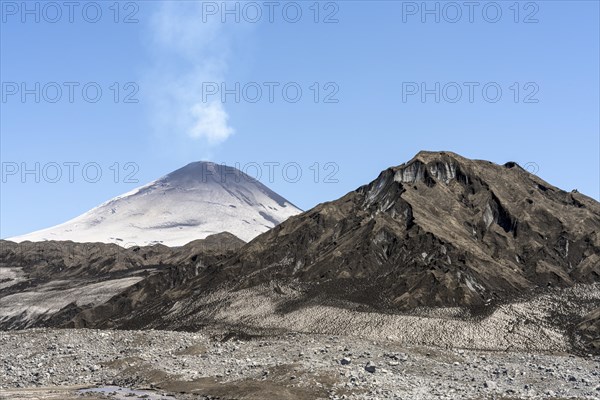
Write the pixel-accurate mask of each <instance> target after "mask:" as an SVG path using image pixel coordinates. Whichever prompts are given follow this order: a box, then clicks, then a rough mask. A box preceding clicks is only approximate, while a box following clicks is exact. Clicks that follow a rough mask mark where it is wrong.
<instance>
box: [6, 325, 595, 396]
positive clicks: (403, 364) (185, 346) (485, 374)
mask: <svg viewBox="0 0 600 400" xmlns="http://www.w3.org/2000/svg"><path fill="white" fill-rule="evenodd" d="M113 386H114V387H113ZM94 387H98V388H101V390H104V391H103V392H87V393H84V392H82V391H81V389H84V388H94ZM128 388H135V389H141V390H142V391H140V392H130V391H128V390H127V389H128ZM0 398H1V399H61V400H69V399H107V398H108V399H120V398H123V399H124V398H150V399H192V398H193V399H260V400H265V399H278V400H285V399H311V400H312V399H431V398H436V399H456V398H466V399H521V398H538V399H547V398H559V399H566V398H572V399H598V398H600V357H598V356H592V355H588V356H581V357H580V356H574V355H568V354H531V353H520V352H485V351H474V350H468V349H458V348H457V349H440V348H435V347H422V346H405V345H400V344H398V343H395V342H392V341H376V342H374V341H367V340H362V339H357V338H354V337H345V336H323V335H307V334H289V335H284V336H279V337H252V338H250V337H240V336H239V335H236V334H235V333H234V332H231V333H229V334H224V335H219V336H215V337H209V336H208V335H207V334H204V333H187V332H170V331H155V330H150V331H111V330H105V331H99V330H86V329H76V330H55V329H29V330H23V331H14V332H2V333H1V334H0Z"/></svg>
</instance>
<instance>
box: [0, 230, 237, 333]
mask: <svg viewBox="0 0 600 400" xmlns="http://www.w3.org/2000/svg"><path fill="white" fill-rule="evenodd" d="M243 244H244V242H243V241H242V240H240V239H238V238H237V237H236V236H234V235H232V234H230V233H228V232H223V233H220V234H216V235H211V236H208V237H207V238H205V239H199V240H195V241H192V242H190V243H188V244H186V245H185V246H181V247H172V248H169V247H167V246H163V245H153V246H142V247H139V246H135V247H130V248H123V247H120V246H118V245H115V244H106V243H75V242H68V241H64V242H61V241H45V242H22V243H14V242H10V241H6V240H2V241H0V299H2V298H7V297H8V298H11V297H9V296H14V295H19V294H23V293H31V294H32V295H33V294H39V293H40V292H43V293H44V294H46V295H48V294H55V295H56V296H59V297H60V296H61V292H63V291H66V290H73V289H77V288H80V289H81V290H82V292H85V290H86V288H89V287H90V285H100V289H102V288H101V285H105V286H106V289H105V292H106V293H107V295H109V296H110V297H112V296H113V295H115V296H116V295H118V293H120V292H121V291H123V290H126V287H121V286H119V287H116V288H115V287H111V285H112V284H114V283H115V282H117V281H119V280H124V279H128V278H138V280H140V282H146V281H147V282H146V283H145V284H148V283H149V282H154V281H155V280H156V281H158V282H161V283H162V282H163V278H162V277H163V276H167V275H170V274H172V275H173V276H174V277H176V283H177V284H184V283H185V282H186V281H187V279H189V278H191V277H193V276H196V275H197V274H198V271H199V270H200V269H202V268H204V267H205V266H206V265H210V264H215V263H218V262H219V261H222V260H223V259H225V258H227V257H230V256H231V255H232V254H233V252H234V251H235V250H237V249H239V248H240V247H241V246H242V245H243ZM134 280H135V279H134ZM170 283H172V284H175V283H173V282H170ZM65 293H66V292H65ZM161 294H162V293H160V292H159V293H155V295H161ZM35 299H36V297H32V300H31V302H34V301H35ZM69 300H70V302H69V304H68V305H66V306H65V307H63V308H61V309H60V310H57V311H56V312H53V313H46V314H40V315H35V316H34V317H33V318H32V317H31V316H30V315H27V313H25V312H24V313H22V314H20V315H17V316H14V317H12V318H7V317H6V316H5V315H4V314H3V311H6V310H3V309H2V308H3V307H1V306H0V328H2V329H10V328H12V329H14V328H24V327H34V326H60V325H62V324H64V323H66V322H68V321H69V320H70V319H71V318H73V317H74V316H75V315H77V314H79V313H81V312H85V310H86V309H88V308H92V307H96V306H99V305H101V304H102V302H100V303H94V304H91V305H86V306H78V305H77V304H76V302H77V300H78V299H77V298H73V299H69ZM0 303H1V300H0ZM27 305H34V304H24V307H25V306H27ZM123 311H124V310H121V312H123Z"/></svg>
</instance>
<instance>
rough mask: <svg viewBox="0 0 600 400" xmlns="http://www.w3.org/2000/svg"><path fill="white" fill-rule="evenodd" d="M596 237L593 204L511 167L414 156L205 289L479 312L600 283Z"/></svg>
mask: <svg viewBox="0 0 600 400" xmlns="http://www.w3.org/2000/svg"><path fill="white" fill-rule="evenodd" d="M599 235H600V204H599V203H598V202H597V201H595V200H593V199H591V198H589V197H586V196H584V195H582V194H580V193H576V192H571V193H567V192H564V191H562V190H560V189H558V188H555V187H553V186H551V185H550V184H548V183H546V182H544V181H543V180H541V179H540V178H538V177H537V176H534V175H532V174H530V173H528V172H527V171H525V170H524V169H522V168H521V167H519V166H518V165H516V164H515V163H507V164H505V165H504V166H501V165H496V164H493V163H490V162H487V161H472V160H468V159H465V158H463V157H460V156H458V155H456V154H453V153H448V152H442V153H435V152H421V153H419V154H418V155H417V156H416V157H415V158H413V159H412V160H411V161H409V162H408V163H405V164H402V165H400V166H398V167H394V168H389V169H387V170H385V171H383V172H382V173H381V174H380V175H379V177H378V178H377V179H376V180H374V181H373V182H371V183H370V184H368V185H365V186H362V187H360V188H358V189H357V190H356V191H354V192H351V193H348V194H347V195H346V196H344V197H342V198H341V199H339V200H336V201H333V202H329V203H324V204H321V205H318V206H317V207H315V208H313V209H312V210H309V211H308V212H306V213H304V214H301V215H298V216H295V217H292V218H290V219H288V220H287V221H286V222H284V223H282V224H281V225H279V226H277V227H275V228H274V229H272V230H271V231H269V232H266V233H265V234H263V235H261V236H259V237H258V238H256V239H255V240H253V241H252V242H250V243H249V244H248V245H246V246H245V247H244V248H243V249H242V250H241V251H240V252H239V253H238V255H237V256H236V257H234V258H233V259H230V260H228V261H227V262H225V263H224V264H223V265H219V266H216V267H215V268H213V269H212V270H211V272H212V273H211V274H210V275H207V276H206V277H205V278H204V280H205V282H206V283H205V284H206V285H207V286H211V285H214V284H216V283H220V282H223V281H231V280H232V279H233V277H234V276H235V277H237V279H238V280H239V282H238V283H237V285H236V288H238V289H239V288H244V287H251V286H255V285H258V284H260V283H264V282H267V281H269V280H277V281H283V282H292V281H295V282H301V283H306V284H308V285H309V286H310V287H311V290H312V289H314V290H317V291H323V290H327V293H328V296H330V297H333V298H338V299H340V300H349V301H352V302H358V303H366V304H367V305H369V306H370V307H373V308H375V309H379V310H410V309H411V308H414V307H416V306H468V307H478V306H483V305H485V304H488V303H490V302H493V301H503V300H508V299H511V298H512V297H513V296H515V295H520V294H523V293H525V292H527V291H529V290H532V289H536V288H544V287H547V286H553V287H554V286H556V287H570V286H572V285H573V284H574V283H593V282H598V281H600V236H599Z"/></svg>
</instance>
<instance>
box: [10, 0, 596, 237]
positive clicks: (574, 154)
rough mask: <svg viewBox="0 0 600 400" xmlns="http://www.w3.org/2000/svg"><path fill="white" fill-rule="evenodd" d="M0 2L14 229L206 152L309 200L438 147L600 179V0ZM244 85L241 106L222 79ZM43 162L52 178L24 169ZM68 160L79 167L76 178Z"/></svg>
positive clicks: (586, 180)
mask: <svg viewBox="0 0 600 400" xmlns="http://www.w3.org/2000/svg"><path fill="white" fill-rule="evenodd" d="M0 3H1V7H2V21H1V25H0V29H1V39H0V40H1V43H0V45H1V58H2V59H1V63H0V67H1V81H2V99H1V103H0V106H1V116H0V124H1V125H0V128H1V133H2V135H1V154H0V155H1V159H2V166H3V174H4V176H3V182H2V190H1V196H0V200H1V210H0V211H1V225H0V236H1V237H9V236H12V235H17V234H23V233H27V232H30V231H33V230H37V229H41V228H45V227H49V226H52V225H55V224H58V223H61V222H64V221H66V220H68V219H70V218H72V217H75V216H77V215H79V214H81V213H82V212H84V211H87V210H88V209H90V208H92V207H94V206H96V205H98V204H100V203H101V202H103V201H105V200H107V199H109V198H111V197H114V196H116V195H119V194H121V193H123V192H126V191H129V190H131V189H133V188H134V187H136V186H139V185H141V184H144V183H147V182H149V181H151V180H154V179H156V178H158V177H160V176H162V175H164V174H166V173H168V172H170V171H172V170H175V169H177V168H179V167H182V166H183V165H185V164H187V163H189V162H192V161H198V160H212V161H215V162H223V163H226V164H228V165H236V163H239V165H240V166H242V167H246V169H247V171H248V172H250V174H255V173H254V172H253V171H256V169H252V168H253V167H252V166H253V165H256V164H258V165H259V166H261V169H262V176H261V180H262V181H263V182H264V183H266V184H267V185H269V186H270V187H271V188H273V189H274V190H275V191H277V192H278V193H280V194H281V195H283V196H284V197H286V198H288V199H289V200H290V201H292V202H294V203H295V204H296V205H298V206H299V207H301V208H303V209H309V208H311V207H313V206H314V205H316V204H317V203H319V202H323V201H327V200H332V199H335V198H338V197H340V196H341V195H343V194H345V193H347V192H348V191H351V190H354V189H355V188H357V187H358V186H360V185H362V184H364V183H367V182H369V181H371V180H372V179H374V178H375V177H376V176H377V174H378V173H379V172H380V171H381V170H382V169H384V168H386V167H389V166H392V165H398V164H401V163H402V162H404V161H406V160H408V159H410V158H411V157H412V156H413V155H414V154H415V153H417V152H418V151H419V150H422V149H428V150H450V151H455V152H458V153H460V154H462V155H464V156H467V157H470V158H478V159H488V160H492V161H494V162H497V163H504V162H506V161H509V160H513V161H517V162H519V163H521V164H522V165H527V166H528V168H530V169H532V170H535V171H537V173H538V175H540V176H541V177H542V178H543V179H545V180H547V181H549V182H550V183H552V184H554V185H556V186H559V187H561V188H563V189H565V190H572V189H574V188H577V189H578V190H579V191H580V192H583V193H585V194H587V195H589V196H591V197H594V198H596V199H598V197H599V195H600V193H599V190H600V189H599V185H600V183H599V182H600V176H599V174H600V160H599V157H600V142H599V134H600V127H599V108H600V106H599V87H600V83H599V70H600V66H599V47H600V44H599V36H600V33H599V27H598V23H599V22H598V21H599V7H598V4H599V3H598V1H538V2H519V3H517V7H515V5H514V3H515V2H514V1H508V2H502V1H501V2H497V3H490V2H477V6H475V7H474V9H469V8H467V7H466V6H464V5H463V2H457V3H451V2H427V7H428V9H430V10H435V8H436V7H438V10H439V12H438V13H437V15H436V14H435V11H434V13H433V14H428V13H426V12H425V13H423V11H424V10H423V9H422V2H421V1H419V2H393V1H341V2H320V3H317V6H316V7H315V5H314V4H315V3H314V2H313V1H308V2H298V3H290V2H275V3H276V4H275V5H273V6H272V7H271V6H268V5H266V3H264V2H262V1H259V2H256V3H247V2H239V3H237V2H228V3H227V4H228V7H229V9H235V7H238V9H239V22H236V15H235V14H228V13H227V12H226V10H223V9H222V2H221V1H219V2H204V3H203V2H194V1H170V2H160V1H140V2H120V3H118V4H117V6H118V7H115V2H114V1H98V2H96V3H91V4H90V2H76V4H77V5H76V6H74V8H73V9H69V8H67V7H66V6H64V5H62V4H63V2H62V1H60V2H58V3H54V4H59V8H58V9H57V8H56V7H54V8H53V7H52V6H46V3H47V2H43V3H41V2H35V1H28V2H27V3H26V4H27V7H28V10H33V11H32V13H28V12H27V10H23V9H22V7H23V4H24V3H22V2H21V1H18V2H9V1H4V0H3V1H1V2H0ZM296 4H298V5H299V8H300V10H301V12H302V15H301V16H300V17H299V21H298V22H295V23H293V22H292V21H294V20H295V19H297V17H296V15H297V7H296ZM457 4H458V5H459V6H460V10H459V9H457V8H456V7H455V5H457ZM36 7H38V9H37V10H36ZM270 7H271V8H270ZM98 9H99V10H100V11H101V13H102V14H101V16H99V17H96V15H97V14H96V13H97V12H98ZM117 9H118V11H119V12H118V15H117V13H116V10H117ZM317 9H318V11H319V12H318V15H317V14H316V10H317ZM498 10H500V12H501V15H500V16H497V12H498ZM517 10H518V14H517V12H516V11H517ZM425 11H426V10H425ZM257 12H260V13H261V15H260V16H258V14H257ZM459 13H460V14H459ZM436 17H437V18H439V22H436V21H435V19H436ZM36 18H39V22H36V21H35V19H36ZM70 18H72V20H73V21H72V22H70ZM315 18H316V19H317V21H318V22H315ZM95 19H98V21H97V22H95V23H93V22H92V21H94V20H95ZM115 19H116V20H117V21H118V22H115ZM223 19H225V22H223ZM271 19H272V22H271ZM422 19H424V20H425V22H423V21H422ZM23 20H24V22H23ZM125 20H127V21H129V22H132V23H124V21H125ZM135 20H137V22H135ZM336 20H337V22H336ZM471 20H472V22H471ZM496 20H497V21H496ZM515 20H516V21H518V22H515ZM53 21H55V22H53ZM325 21H327V22H329V23H325ZM494 21H496V22H494ZM536 21H537V22H536ZM36 82H39V84H40V86H39V90H37V89H36ZM53 82H54V83H53ZM69 82H73V83H69ZM115 82H117V86H113V84H114V83H115ZM236 82H239V84H240V90H239V92H238V93H239V96H240V101H239V102H236V101H235V93H229V94H227V95H226V97H225V101H224V102H223V101H222V99H221V97H220V96H219V94H218V93H217V94H211V93H213V92H215V91H217V90H218V91H221V88H220V87H219V86H220V85H221V83H224V84H225V86H226V87H225V89H229V90H233V92H235V83H236ZM252 82H255V83H252ZM269 82H274V83H269ZM314 82H318V85H317V86H318V87H319V91H318V93H316V87H317V86H313V84H314ZM436 82H439V90H438V91H437V95H439V102H436V98H435V97H436V93H435V92H436ZM515 82H517V85H516V86H514V84H515ZM422 83H424V84H425V87H424V89H426V90H429V91H430V93H429V94H426V95H425V98H424V100H425V101H424V102H423V99H422V98H421V90H422V87H421V84H422ZM86 84H87V92H86V95H87V100H86V98H84V93H82V92H83V90H82V89H83V87H84V86H85V85H86ZM277 84H278V86H277ZM286 84H287V92H286V93H283V87H284V86H285V85H286ZM23 85H24V86H23ZM57 87H60V88H61V90H62V96H61V97H60V98H58V100H56V99H57V93H58V92H57ZM69 87H71V88H72V89H73V99H72V100H73V101H72V102H71V101H70V99H69V94H70V93H69ZM97 87H99V88H100V89H101V90H102V96H100V97H99V99H98V101H97V102H95V103H94V102H92V100H94V98H95V97H96V93H95V90H96V88H97ZM117 87H119V90H118V93H117V90H116V88H117ZM257 87H259V88H261V91H262V97H261V98H259V99H258V101H256V102H252V101H254V100H255V99H256V94H257ZM269 87H271V88H273V99H272V101H270V99H269ZM298 87H299V88H300V89H302V96H301V98H300V99H299V101H297V102H295V103H293V102H292V100H293V97H294V96H295V90H296V89H297V88H298ZM469 87H471V88H472V89H473V92H472V94H473V98H472V101H471V99H470V98H469V94H470V93H469ZM483 87H486V92H485V93H483ZM244 88H245V89H244ZM457 88H460V90H461V91H462V96H461V97H457V96H458V95H457V93H458V92H457ZM497 88H500V89H501V90H502V97H501V98H500V99H499V100H498V101H496V102H494V101H495V100H496V99H495V97H496V93H495V91H496V90H497ZM517 88H518V93H517ZM22 89H26V90H29V92H26V94H25V97H24V99H23V98H22V95H23V93H22ZM417 91H418V92H417ZM334 92H336V93H335V94H334ZM415 92H416V93H415ZM27 93H28V94H27ZM284 94H287V96H288V97H287V100H286V97H284ZM36 95H39V96H40V99H39V100H40V101H39V103H36V99H35V96H36ZM315 95H317V102H316V103H315V101H314V100H315V98H314V97H315ZM115 96H117V98H116V100H117V102H116V103H115ZM486 96H487V97H486ZM126 99H127V100H138V102H137V103H131V102H125V100H126ZM326 99H327V100H337V102H326V101H325V100H326ZM23 100H24V101H23ZM55 100H56V102H55V103H53V102H52V101H55ZM515 100H516V102H515ZM536 100H537V102H535V101H536ZM271 162H275V163H279V166H275V167H274V172H275V174H274V176H273V179H272V182H269V176H268V173H269V167H268V165H267V164H265V163H271ZM35 163H39V165H40V171H39V182H36V174H35V173H31V174H26V175H25V176H21V172H22V171H21V169H22V167H23V166H25V167H27V168H29V169H35ZM65 163H67V164H65ZM68 163H79V164H78V165H77V164H70V165H72V167H71V168H73V170H72V171H73V176H72V179H71V180H72V182H70V179H69V164H68ZM93 163H96V164H93ZM115 163H118V166H117V165H115ZM128 163H134V164H128ZM253 163H256V164H253ZM293 163H296V164H293ZM315 163H319V164H318V169H319V170H320V174H319V176H318V179H317V180H318V182H317V183H315V182H314V180H315V169H316V166H315ZM327 163H333V164H327ZM286 164H287V165H288V169H287V172H288V179H284V177H283V174H282V167H283V166H284V165H286ZM84 165H87V169H86V171H87V175H86V176H85V178H84V177H83V174H82V169H83V166H84ZM57 166H58V167H60V172H61V173H62V175H61V176H60V177H57V176H56V172H57V170H58V169H57ZM298 166H299V167H300V168H301V169H302V177H301V178H300V179H299V180H297V179H294V178H295V175H296V171H295V169H296V168H297V167H298ZM98 167H99V168H100V170H101V171H102V176H101V177H100V178H98V179H96V178H95V174H96V169H98ZM117 167H118V168H117ZM311 167H312V168H311ZM15 168H18V170H16V171H15ZM116 169H118V170H119V171H120V174H119V175H118V176H117V177H115V170H116ZM128 173H133V177H130V179H126V178H127V174H128ZM330 173H334V175H333V177H331V176H330V179H329V181H328V180H327V176H328V175H329V174H330ZM115 178H116V179H115ZM96 180H97V182H94V181H96ZM115 180H116V181H117V182H115ZM135 180H137V181H138V183H135ZM295 180H297V182H295ZM336 180H337V182H335V181H336ZM54 181H56V182H54ZM331 181H333V182H331Z"/></svg>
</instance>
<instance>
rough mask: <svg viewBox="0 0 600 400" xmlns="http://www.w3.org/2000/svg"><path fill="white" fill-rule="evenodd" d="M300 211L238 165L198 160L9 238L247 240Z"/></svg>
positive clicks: (150, 241) (170, 242) (171, 243)
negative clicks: (218, 236)
mask: <svg viewBox="0 0 600 400" xmlns="http://www.w3.org/2000/svg"><path fill="white" fill-rule="evenodd" d="M300 212H302V210H300V209H299V208H297V207H296V206H294V205H293V204H292V203H290V202H289V201H287V200H286V199H284V198H283V197H281V196H279V195H278V194H277V193H275V192H273V191H272V190H270V189H269V188H267V187H266V186H265V185H263V184H262V183H260V182H258V181H257V180H255V179H253V178H251V177H249V176H248V175H246V174H244V173H243V172H241V171H240V170H238V169H236V168H233V167H228V166H224V165H219V164H215V163H211V162H194V163H191V164H188V165H186V166H185V167H183V168H180V169H178V170H176V171H174V172H171V173H170V174H168V175H166V176H164V177H162V178H160V179H158V180H156V181H154V182H151V183H149V184H147V185H145V186H142V187H139V188H137V189H134V190H132V191H130V192H128V193H125V194H123V195H121V196H117V197H115V198H113V199H111V200H109V201H107V202H105V203H103V204H101V205H100V206H98V207H95V208H93V209H92V210H90V211H88V212H86V213H85V214H82V215H80V216H79V217H76V218H74V219H72V220H70V221H67V222H65V223H63V224H60V225H57V226H54V227H51V228H47V229H43V230H40V231H36V232H33V233H30V234H27V235H22V236H16V237H13V238H8V240H12V241H15V242H21V241H25V240H30V241H43V240H72V241H74V242H105V243H117V244H120V245H122V246H125V247H130V246H133V245H139V246H142V245H148V244H154V243H162V244H164V245H167V246H181V245H184V244H186V243H188V242H190V241H192V240H196V239H203V238H205V237H206V236H208V235H211V234H215V233H219V232H230V233H233V234H234V235H236V236H237V237H239V238H240V239H242V240H245V241H249V240H251V239H253V238H254V237H255V236H257V235H259V234H261V233H263V232H265V231H267V230H269V229H271V228H272V227H274V226H275V225H277V224H279V223H280V222H283V221H285V220H286V219H287V218H289V217H291V216H292V215H296V214H299V213H300Z"/></svg>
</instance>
